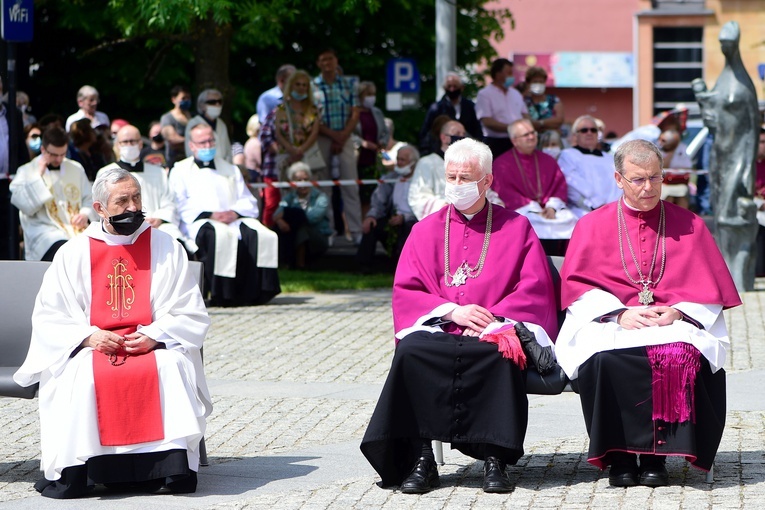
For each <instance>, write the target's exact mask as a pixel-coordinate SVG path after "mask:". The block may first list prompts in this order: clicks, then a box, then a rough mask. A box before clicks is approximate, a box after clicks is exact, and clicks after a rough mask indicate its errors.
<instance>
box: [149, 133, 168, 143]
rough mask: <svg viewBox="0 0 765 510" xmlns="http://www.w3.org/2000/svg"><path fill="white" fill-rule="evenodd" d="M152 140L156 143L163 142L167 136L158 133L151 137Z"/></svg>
mask: <svg viewBox="0 0 765 510" xmlns="http://www.w3.org/2000/svg"><path fill="white" fill-rule="evenodd" d="M151 140H152V141H153V142H156V143H162V142H164V141H165V137H164V136H162V133H157V134H156V135H154V136H152V137H151Z"/></svg>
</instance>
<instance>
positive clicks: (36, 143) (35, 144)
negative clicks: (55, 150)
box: [29, 136, 42, 152]
mask: <svg viewBox="0 0 765 510" xmlns="http://www.w3.org/2000/svg"><path fill="white" fill-rule="evenodd" d="M41 145H42V138H41V137H39V136H38V137H37V138H32V139H31V140H30V141H29V148H30V149H32V151H34V152H40V146H41Z"/></svg>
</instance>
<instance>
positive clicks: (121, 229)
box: [13, 168, 212, 499]
mask: <svg viewBox="0 0 765 510" xmlns="http://www.w3.org/2000/svg"><path fill="white" fill-rule="evenodd" d="M93 199H94V201H93V207H94V209H95V211H96V212H97V213H98V215H99V216H100V217H101V221H99V222H96V223H91V224H90V226H89V227H88V228H87V229H86V230H85V232H84V233H83V235H80V236H77V237H75V238H74V239H72V240H71V241H69V242H68V243H66V244H65V245H64V246H62V247H61V249H60V250H59V251H58V254H57V255H56V257H55V259H54V260H53V262H52V264H51V266H50V268H49V269H48V271H47V272H46V273H45V277H44V279H43V283H42V286H41V288H40V292H39V294H38V295H37V301H36V303H35V308H34V312H33V314H32V325H33V326H32V340H31V344H30V347H29V353H28V354H27V358H26V360H25V361H24V364H23V365H22V366H21V367H20V368H19V370H18V371H17V372H16V374H14V377H13V378H14V380H15V381H16V383H18V384H20V385H21V386H29V385H32V384H34V383H37V382H39V383H40V393H39V403H40V404H39V405H40V443H41V449H42V459H41V468H42V470H43V473H44V476H45V477H44V478H43V479H42V480H40V481H39V482H38V483H37V484H35V488H36V489H37V490H38V491H39V492H41V493H42V495H43V496H46V497H50V498H57V499H63V498H77V497H80V496H84V495H86V494H87V493H89V492H90V491H91V490H93V489H94V487H95V485H96V484H105V485H107V486H108V487H111V488H120V487H130V488H132V489H139V490H140V489H142V490H145V491H150V492H153V491H156V490H158V489H160V488H161V487H162V486H165V487H167V489H169V490H170V491H172V492H175V493H188V492H194V491H195V490H196V485H197V471H198V469H199V445H200V441H201V439H202V437H203V436H204V433H205V417H206V416H208V415H209V414H210V411H211V410H212V404H211V400H210V394H209V391H208V390H207V383H206V381H205V376H204V372H203V367H202V358H201V349H202V342H203V340H204V338H205V335H206V334H207V329H208V328H209V326H210V318H209V317H208V316H207V312H206V310H205V306H204V302H203V300H202V295H201V293H200V292H199V287H198V285H197V282H196V280H195V278H194V275H193V274H192V272H191V271H189V264H188V258H187V257H186V253H185V252H184V250H183V248H182V247H181V245H180V244H179V243H177V242H176V241H175V240H174V239H173V238H172V237H170V236H168V235H167V234H165V233H164V232H161V231H160V230H157V229H154V228H151V227H150V226H149V224H148V223H146V222H145V221H144V219H143V214H142V213H141V189H140V186H139V184H138V181H137V180H136V179H135V178H134V177H133V176H132V175H131V174H130V173H129V172H127V171H126V170H123V169H121V168H115V169H110V170H106V171H104V172H102V173H101V175H99V176H98V177H97V178H96V182H95V184H94V185H93Z"/></svg>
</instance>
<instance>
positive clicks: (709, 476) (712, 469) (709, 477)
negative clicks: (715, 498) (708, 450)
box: [705, 463, 715, 483]
mask: <svg viewBox="0 0 765 510" xmlns="http://www.w3.org/2000/svg"><path fill="white" fill-rule="evenodd" d="M705 481H706V482H707V483H714V482H715V465H714V463H713V464H712V467H710V468H709V471H707V478H706V480H705Z"/></svg>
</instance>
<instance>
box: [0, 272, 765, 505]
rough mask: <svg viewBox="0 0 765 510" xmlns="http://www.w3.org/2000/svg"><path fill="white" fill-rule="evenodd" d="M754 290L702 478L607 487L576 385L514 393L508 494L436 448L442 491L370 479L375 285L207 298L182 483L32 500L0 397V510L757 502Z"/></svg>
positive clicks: (15, 427)
mask: <svg viewBox="0 0 765 510" xmlns="http://www.w3.org/2000/svg"><path fill="white" fill-rule="evenodd" d="M764 290H765V282H761V281H758V288H757V290H756V291H755V292H750V293H747V294H745V295H744V306H742V307H739V308H737V309H734V310H731V311H729V312H726V313H727V315H726V318H727V320H728V325H729V328H730V334H731V345H732V349H731V351H732V352H730V353H729V356H728V363H727V366H726V369H727V370H728V380H729V382H728V392H729V403H728V414H727V422H726V429H725V434H724V436H723V441H722V444H721V446H720V449H719V453H718V456H717V460H716V465H715V476H714V483H712V484H707V483H706V482H705V476H704V475H705V474H704V473H703V472H701V471H698V470H696V469H693V468H691V467H689V465H688V464H687V463H685V461H683V460H681V459H677V458H672V459H670V460H669V461H668V468H669V471H670V477H671V483H672V485H671V486H670V487H662V488H657V489H650V488H647V487H634V488H629V489H618V488H613V487H610V486H609V485H608V478H607V476H606V474H605V473H601V472H599V471H598V470H597V469H595V468H594V467H592V466H591V465H589V464H588V463H587V462H586V452H587V436H586V433H585V432H584V423H583V420H582V418H581V412H580V410H579V403H578V397H577V396H576V395H574V394H572V393H564V394H562V395H556V396H531V397H530V399H529V402H530V423H529V434H528V436H527V441H526V445H525V447H526V455H524V456H523V457H522V458H521V460H520V461H519V463H518V464H517V465H516V466H514V467H512V468H510V469H509V472H510V476H511V478H512V481H513V485H514V486H515V490H514V492H512V493H511V494H509V495H492V494H484V493H483V492H482V491H481V488H480V486H481V482H482V469H483V464H482V463H480V462H476V461H474V460H473V459H470V458H468V457H465V456H463V455H461V454H460V453H458V452H456V451H454V452H453V451H449V450H448V446H446V445H445V450H447V451H445V460H446V464H445V465H444V466H442V467H441V468H440V473H441V482H442V488H440V489H438V490H435V491H433V492H431V493H429V494H425V495H422V496H412V495H404V494H401V493H399V492H398V491H391V490H383V489H380V488H378V487H377V486H376V482H377V481H378V478H377V475H376V474H375V473H374V471H373V470H372V469H371V467H370V466H369V465H368V464H367V463H366V461H365V460H364V458H363V456H362V455H361V453H360V451H359V449H358V445H359V443H360V441H361V437H362V435H363V433H364V430H365V428H366V425H367V422H368V420H369V417H370V416H371V414H372V410H373V408H374V405H375V401H376V398H377V395H378V394H379V392H380V389H381V387H382V383H383V381H384V380H385V376H386V374H387V371H388V367H389V365H390V360H391V357H392V354H393V342H392V318H391V313H390V291H366V292H353V293H324V294H289V295H284V296H279V297H278V298H276V299H275V300H274V301H273V302H272V303H271V304H269V305H267V306H261V307H252V308H238V309H222V308H216V309H211V310H210V313H211V316H212V319H213V327H212V328H211V332H210V334H209V336H208V339H207V342H206V344H205V352H204V355H205V367H206V371H207V377H208V381H209V383H210V386H211V391H212V393H213V397H214V404H215V409H214V411H213V414H212V415H211V416H210V418H209V420H208V429H207V435H206V444H207V448H208V451H209V454H210V466H208V467H203V468H201V470H200V477H199V489H198V491H197V493H196V494H194V495H189V496H169V495H137V494H136V495H129V496H126V495H125V494H111V493H108V492H105V491H102V492H97V493H96V494H94V495H93V496H92V497H89V498H86V499H83V500H77V501H53V500H47V499H45V498H42V497H40V496H39V495H38V494H37V493H36V492H35V491H34V489H33V488H32V484H33V483H34V481H36V480H37V478H38V477H39V476H40V475H39V427H38V422H37V401H36V400H32V401H29V400H17V399H7V398H0V430H2V432H3V434H2V437H1V438H0V455H1V456H2V461H0V508H14V509H15V508H30V509H31V508H34V509H45V508H57V509H59V508H67V509H68V508H78V509H79V508H90V507H92V508H96V507H98V508H135V509H139V508H140V509H142V510H144V509H146V508H153V507H158V506H160V505H162V506H164V507H167V508H176V507H177V508H184V509H196V508H199V509H203V508H204V509H208V508H212V509H221V510H222V509H278V510H281V509H296V510H297V509H301V510H313V509H349V508H383V509H396V510H398V509H402V508H417V509H441V508H454V509H465V508H470V509H483V508H486V509H489V508H491V509H494V508H513V509H516V508H529V509H531V508H534V509H545V508H565V509H585V508H595V509H613V508H624V509H632V508H652V509H664V508H667V509H670V508H671V509H677V508H684V509H686V508H687V509H694V510H700V509H706V508H714V509H718V508H723V509H728V508H731V509H733V508H753V509H754V508H765V453H764V451H765V398H764V397H763V396H762V389H761V388H762V385H763V383H765V329H764V328H763V311H765V292H763V291H764Z"/></svg>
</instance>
